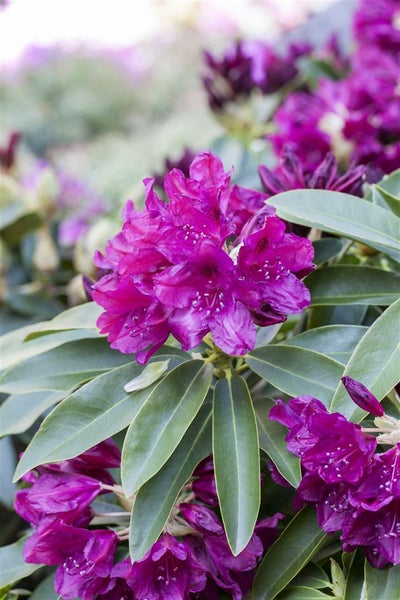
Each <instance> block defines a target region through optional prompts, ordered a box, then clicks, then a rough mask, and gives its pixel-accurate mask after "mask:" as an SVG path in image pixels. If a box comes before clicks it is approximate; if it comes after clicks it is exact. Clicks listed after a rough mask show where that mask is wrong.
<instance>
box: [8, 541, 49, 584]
mask: <svg viewBox="0 0 400 600" xmlns="http://www.w3.org/2000/svg"><path fill="white" fill-rule="evenodd" d="M24 543H25V539H21V540H18V542H15V544H10V545H9V546H3V547H2V548H0V588H2V587H5V586H6V585H9V584H11V583H14V582H15V581H19V580H20V579H23V578H24V577H28V576H29V575H31V574H32V573H34V572H35V571H37V570H38V569H40V567H41V566H42V565H32V564H28V563H26V562H25V561H24V558H23V556H22V548H23V546H24Z"/></svg>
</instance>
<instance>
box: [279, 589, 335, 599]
mask: <svg viewBox="0 0 400 600" xmlns="http://www.w3.org/2000/svg"><path fill="white" fill-rule="evenodd" d="M329 598H330V599H331V600H332V596H331V595H330V594H324V592H321V591H320V590H316V589H314V588H312V587H305V586H297V585H296V586H293V587H292V586H291V587H290V588H288V589H287V590H285V591H284V592H282V593H281V594H279V596H278V600H329Z"/></svg>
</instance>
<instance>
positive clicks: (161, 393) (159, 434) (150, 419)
mask: <svg viewBox="0 0 400 600" xmlns="http://www.w3.org/2000/svg"><path fill="white" fill-rule="evenodd" d="M211 378H212V366H211V365H210V364H207V363H205V362H204V361H201V360H191V361H187V362H185V363H183V364H182V365H178V366H177V367H176V368H175V369H173V370H172V371H171V372H170V373H168V375H166V377H165V378H164V379H163V380H162V381H160V382H159V383H158V384H157V385H156V387H155V388H154V390H153V391H152V393H151V394H150V395H149V396H148V397H147V398H146V401H145V402H144V403H143V405H142V406H141V407H140V409H139V410H138V411H137V413H136V414H135V416H134V418H133V419H132V422H131V424H130V426H129V429H128V431H127V434H126V437H125V442H124V445H123V448H122V460H121V479H122V485H123V487H124V490H125V493H126V495H127V496H130V495H131V494H133V493H134V492H135V491H136V490H137V489H138V488H140V487H141V486H142V485H143V484H144V483H146V481H148V480H149V479H150V478H151V477H153V475H155V473H157V471H159V470H160V468H161V467H162V466H163V464H165V462H166V461H167V460H168V458H169V457H170V456H171V454H172V453H173V451H174V450H175V448H176V447H177V446H178V444H179V442H180V441H181V439H182V437H183V435H184V434H185V432H186V430H187V429H188V427H189V425H190V424H191V422H192V421H193V419H194V417H195V416H196V414H197V412H198V411H199V409H200V406H201V405H202V403H203V400H204V398H205V397H206V394H207V392H208V390H209V388H210V385H211Z"/></svg>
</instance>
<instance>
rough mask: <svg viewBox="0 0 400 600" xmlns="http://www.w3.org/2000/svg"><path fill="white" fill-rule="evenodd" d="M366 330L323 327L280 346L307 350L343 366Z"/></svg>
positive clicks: (349, 326) (306, 332) (353, 327)
mask: <svg viewBox="0 0 400 600" xmlns="http://www.w3.org/2000/svg"><path fill="white" fill-rule="evenodd" d="M367 330H368V328H367V327H362V326H361V325H325V326H323V327H317V328H315V329H309V330H308V331H304V332H303V333H300V334H299V335H295V336H293V337H291V338H289V339H287V340H285V341H284V342H281V345H285V346H296V347H297V348H308V349H309V350H314V351H315V352H319V353H320V354H325V356H329V357H330V358H333V359H334V360H336V361H337V362H340V363H341V364H343V365H345V364H346V363H347V361H348V360H349V358H350V356H351V354H352V352H353V351H354V348H355V347H356V346H357V344H358V342H359V341H360V340H361V338H362V337H363V335H364V334H365V333H366V331H367Z"/></svg>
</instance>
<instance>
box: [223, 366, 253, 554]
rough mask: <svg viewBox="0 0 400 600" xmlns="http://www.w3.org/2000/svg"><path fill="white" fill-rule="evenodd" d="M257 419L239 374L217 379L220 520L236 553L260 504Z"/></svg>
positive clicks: (242, 546) (247, 535) (247, 538)
mask: <svg viewBox="0 0 400 600" xmlns="http://www.w3.org/2000/svg"><path fill="white" fill-rule="evenodd" d="M258 448H259V443H258V432H257V423H256V419H255V414H254V408H253V403H252V399H251V397H250V393H249V390H248V387H247V384H246V382H245V381H244V379H243V378H242V377H239V376H234V377H232V378H230V379H228V378H226V379H220V380H219V381H218V382H217V384H216V386H215V390H214V408H213V456H214V470H215V481H216V485H217V491H218V498H219V504H220V510H221V515H222V521H223V523H224V527H225V532H226V536H227V538H228V542H229V546H230V548H231V550H232V552H233V554H234V555H235V556H236V555H237V554H239V552H241V551H242V550H243V549H244V548H245V547H246V546H247V544H248V542H249V540H250V537H251V536H252V534H253V531H254V526H255V523H256V520H257V516H258V511H259V507H260V455H259V449H258Z"/></svg>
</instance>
